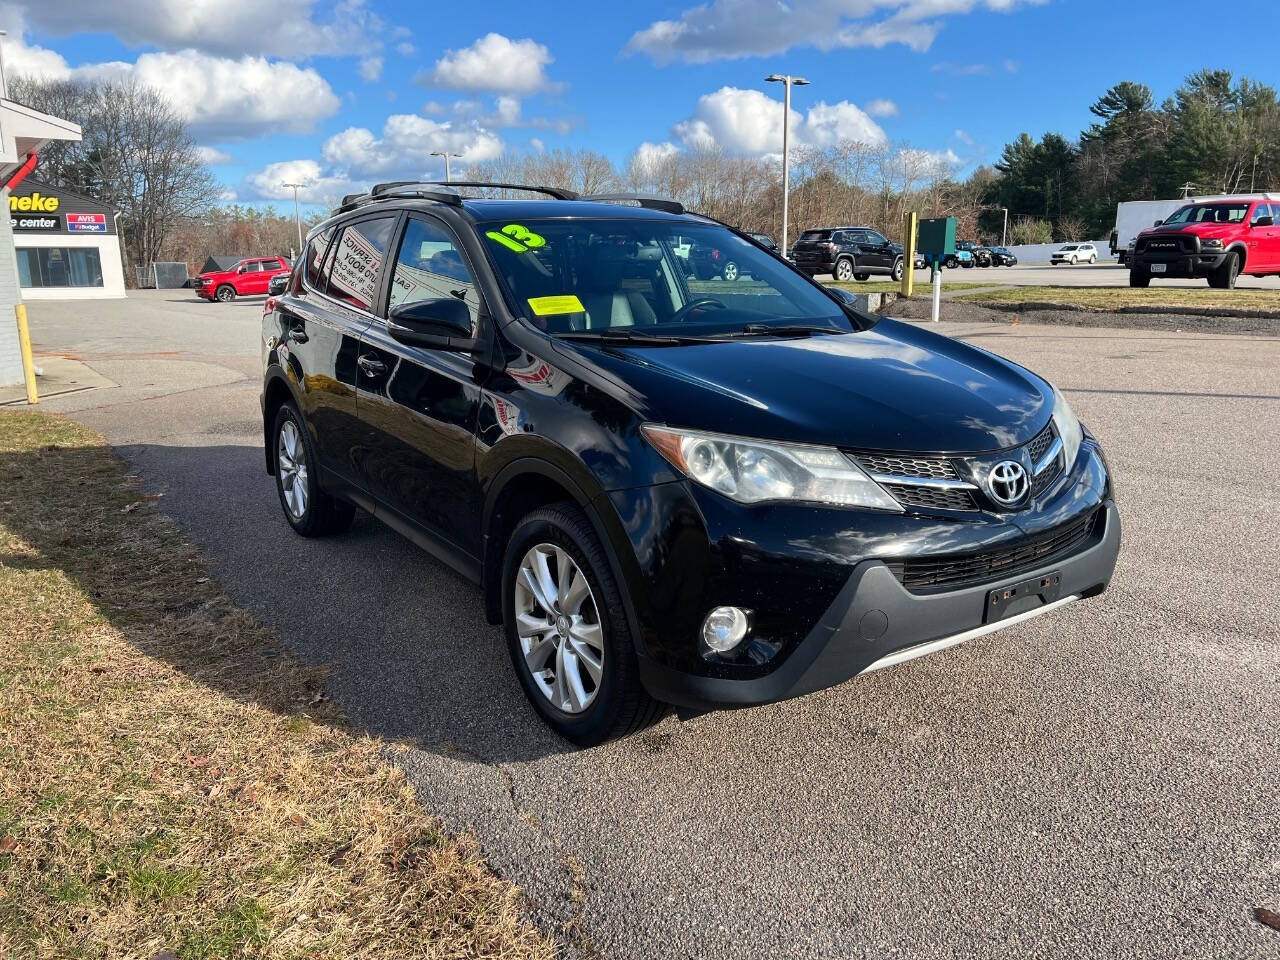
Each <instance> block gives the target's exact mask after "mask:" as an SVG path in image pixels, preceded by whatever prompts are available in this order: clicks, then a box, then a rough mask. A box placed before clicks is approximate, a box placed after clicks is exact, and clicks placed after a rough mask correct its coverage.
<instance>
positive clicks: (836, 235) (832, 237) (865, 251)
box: [791, 227, 902, 281]
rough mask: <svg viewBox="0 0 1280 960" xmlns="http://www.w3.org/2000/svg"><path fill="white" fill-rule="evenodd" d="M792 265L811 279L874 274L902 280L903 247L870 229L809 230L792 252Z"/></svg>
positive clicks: (846, 279) (863, 276) (841, 279)
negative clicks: (816, 275) (824, 276)
mask: <svg viewBox="0 0 1280 960" xmlns="http://www.w3.org/2000/svg"><path fill="white" fill-rule="evenodd" d="M791 259H792V262H793V263H795V265H796V267H797V268H798V269H799V270H801V271H802V272H804V273H807V274H808V275H809V276H811V277H812V276H813V275H814V274H817V273H829V274H831V275H832V276H833V277H835V278H836V279H837V280H840V281H848V280H866V279H867V278H868V277H870V276H871V275H872V274H873V273H875V274H881V275H888V276H890V277H892V278H893V279H894V280H895V281H898V280H901V279H902V245H901V244H897V243H893V242H891V241H890V240H889V239H888V238H887V237H885V236H884V235H883V234H881V233H877V232H876V231H875V230H872V229H871V228H870V227H831V228H823V229H821V230H806V231H805V232H804V233H802V234H800V239H799V240H797V241H796V244H795V246H794V247H792V251H791Z"/></svg>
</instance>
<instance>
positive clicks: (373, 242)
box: [325, 216, 396, 311]
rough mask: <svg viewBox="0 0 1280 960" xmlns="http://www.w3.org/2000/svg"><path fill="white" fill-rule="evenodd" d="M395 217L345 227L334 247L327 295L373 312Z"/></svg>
mask: <svg viewBox="0 0 1280 960" xmlns="http://www.w3.org/2000/svg"><path fill="white" fill-rule="evenodd" d="M395 225H396V218H395V216H388V217H373V218H371V219H369V220H360V221H359V222H357V223H353V224H350V225H349V226H346V227H343V229H342V233H340V234H338V240H337V242H336V243H335V244H334V245H333V246H334V251H335V252H334V255H333V258H332V261H333V262H332V264H331V265H330V267H329V270H328V284H327V286H326V287H325V293H327V294H328V295H329V296H331V297H333V298H334V299H335V300H341V301H342V302H343V303H347V304H350V305H351V306H353V307H356V308H358V309H360V310H368V311H372V310H373V309H374V302H373V300H374V297H376V296H377V293H378V279H379V277H380V276H381V273H382V261H383V260H384V259H386V256H387V247H388V246H390V244H391V232H392V230H393V229H394V228H395Z"/></svg>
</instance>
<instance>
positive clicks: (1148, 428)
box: [30, 266, 1280, 960]
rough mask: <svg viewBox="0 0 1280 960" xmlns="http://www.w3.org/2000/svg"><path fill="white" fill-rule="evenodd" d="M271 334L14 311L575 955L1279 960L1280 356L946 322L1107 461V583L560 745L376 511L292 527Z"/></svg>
mask: <svg viewBox="0 0 1280 960" xmlns="http://www.w3.org/2000/svg"><path fill="white" fill-rule="evenodd" d="M1025 269H1026V270H1027V271H1028V272H1029V271H1031V270H1033V269H1035V268H1025ZM1040 269H1042V270H1044V271H1051V272H1052V274H1053V276H1054V277H1055V278H1056V277H1059V276H1074V275H1076V274H1077V273H1079V274H1083V273H1084V272H1085V271H1089V272H1090V273H1093V272H1097V273H1098V274H1102V273H1103V272H1104V271H1110V272H1111V273H1114V274H1115V275H1116V276H1117V277H1118V278H1119V277H1122V276H1124V275H1123V272H1122V271H1119V270H1116V268H1114V267H1102V266H1099V267H1096V268H1074V269H1069V268H1068V269H1064V268H1047V267H1046V268H1040ZM1017 270H1018V268H1015V269H1013V270H1006V269H1002V270H999V271H994V270H978V271H962V272H961V271H957V272H955V273H956V274H957V275H956V276H952V274H950V273H949V274H948V279H965V280H968V279H969V275H970V274H977V275H978V276H981V277H982V278H983V279H985V278H986V277H987V275H991V274H995V273H999V274H1000V275H1002V276H1008V275H1015V274H1017ZM1034 282H1044V281H1040V280H1036V281H1034ZM1055 282H1061V281H1055ZM1267 282H1268V283H1272V282H1273V281H1270V280H1269V281H1267ZM260 312H261V300H257V301H248V302H240V303H236V304H231V305H215V304H206V303H202V302H198V301H196V300H195V299H194V298H192V297H188V296H185V295H184V293H183V292H180V291H171V292H159V293H156V292H149V293H147V294H142V295H137V296H135V297H134V298H131V299H130V300H127V301H113V302H101V303H85V304H76V303H32V304H31V305H30V315H31V323H32V332H33V336H34V339H35V342H36V346H37V349H38V350H40V351H44V352H50V353H60V354H63V355H68V356H73V357H75V358H77V359H80V360H82V361H84V362H86V363H88V364H89V365H90V366H91V367H93V369H94V370H95V371H97V372H98V373H100V374H101V375H102V376H105V377H107V378H109V379H110V380H112V381H114V382H115V383H116V384H118V386H117V387H114V388H106V389H98V390H92V391H85V392H80V393H72V394H68V395H66V396H63V397H55V398H52V399H50V400H49V401H47V402H46V403H45V404H44V405H43V406H44V407H45V408H46V409H50V410H63V411H67V412H71V413H73V414H74V415H75V416H76V417H77V418H79V419H80V420H82V421H83V422H85V423H87V424H88V425H90V426H92V427H94V428H96V429H98V430H100V431H102V432H103V433H104V434H105V435H106V436H107V437H108V439H109V440H110V441H111V443H112V444H113V445H116V446H117V447H118V448H119V449H120V451H121V452H122V454H123V455H124V456H126V457H127V458H129V459H130V460H131V461H132V463H133V464H134V466H135V469H136V472H137V473H139V474H140V475H141V477H142V478H143V481H144V482H145V484H146V485H147V486H148V487H149V488H151V489H152V490H154V491H156V492H160V493H163V494H164V498H163V499H162V500H161V501H160V503H161V505H162V507H163V509H165V510H167V511H169V512H170V513H172V514H173V515H174V516H175V517H176V518H177V519H178V520H179V521H180V522H181V523H182V525H183V526H184V528H185V529H186V530H187V531H188V533H189V534H190V535H191V536H192V537H193V538H194V539H195V540H196V541H197V542H198V543H199V544H201V546H202V547H203V549H204V550H205V551H206V553H207V554H208V556H209V558H210V562H211V566H212V569H213V570H214V571H215V572H216V574H217V576H218V577H219V578H221V579H222V581H223V582H224V583H225V584H226V585H227V588H228V590H229V592H230V593H231V595H232V596H233V597H234V598H235V599H236V600H237V601H238V602H239V603H240V604H242V605H243V606H244V607H245V608H247V609H249V610H250V611H252V612H253V613H254V614H256V615H257V616H258V617H260V618H261V619H262V620H263V621H265V622H267V623H269V624H271V625H272V626H274V627H275V628H276V629H277V630H278V631H279V632H280V634H281V636H282V638H283V639H284V640H285V641H286V642H287V643H288V644H289V645H290V646H291V647H293V648H294V649H295V650H297V651H298V652H299V653H300V654H301V655H302V656H303V657H305V658H306V659H308V660H310V661H312V662H316V663H331V664H333V674H332V691H333V694H334V695H335V696H336V697H337V698H339V699H340V700H341V702H342V703H343V704H344V705H345V707H346V709H347V711H348V713H349V715H350V717H351V719H352V721H353V723H354V724H356V725H357V726H359V727H361V728H363V729H365V730H368V731H369V732H370V733H372V734H374V735H376V736H379V737H384V738H386V739H388V740H390V741H395V742H397V743H398V744H401V745H402V747H401V748H400V749H398V750H397V751H395V753H394V755H395V757H396V759H397V762H399V763H401V764H402V765H403V767H404V769H405V770H406V771H407V773H408V775H409V776H410V778H411V779H412V781H413V782H414V784H415V786H416V787H417V788H418V791H419V794H420V797H421V799H422V801H423V803H425V804H426V805H427V806H428V807H429V808H430V809H432V810H434V811H436V812H437V813H438V814H439V815H440V816H441V817H442V819H443V820H444V822H445V824H446V826H447V827H448V828H449V829H452V830H471V831H474V832H475V833H476V834H477V836H478V837H479V838H480V840H481V842H482V844H483V846H484V849H485V852H486V855H487V856H488V857H489V858H490V861H491V862H492V863H493V865H494V866H495V867H496V868H497V869H499V870H500V871H502V872H503V873H505V874H507V875H509V876H510V877H511V878H512V879H514V880H515V881H516V882H517V883H519V884H520V885H521V886H522V887H524V889H525V890H526V892H527V894H528V895H529V897H530V898H531V901H532V903H533V905H534V907H535V910H536V912H537V915H538V917H539V918H540V919H542V920H543V921H544V922H546V923H548V924H550V925H553V926H555V927H557V928H560V929H565V928H568V929H571V930H575V931H578V932H579V935H580V942H579V944H578V946H579V948H580V949H579V952H581V953H583V954H584V955H592V953H591V951H592V950H595V951H598V953H597V954H595V955H602V956H606V957H620V958H650V957H705V958H721V957H725V958H728V957H802V956H815V957H833V958H834V957H840V958H851V957H868V958H872V957H874V958H882V957H912V958H933V957H938V958H941V957H948V958H950V957H991V958H997V957H998V958H1002V960H1003V958H1009V957H1019V958H1030V957H1073V958H1081V957H1098V958H1115V957H1125V958H1162V960H1163V958H1170V957H1197V958H1210V957H1213V958H1218V957H1233V958H1241V957H1264V956H1269V957H1275V956H1278V955H1280V932H1277V931H1274V930H1270V929H1267V928H1265V927H1263V926H1262V925H1260V924H1259V923H1257V922H1256V921H1255V920H1254V919H1253V917H1252V915H1251V910H1252V908H1253V907H1254V906H1258V905H1269V906H1270V907H1272V908H1273V909H1275V908H1280V773H1278V770H1280V765H1278V764H1277V760H1278V759H1280V756H1278V755H1280V747H1278V742H1280V741H1278V739H1277V733H1276V731H1277V729H1280V670H1277V663H1278V662H1280V596H1278V595H1277V591H1276V571H1277V569H1280V496H1277V494H1280V386H1278V384H1280V377H1278V376H1277V374H1278V373H1280V339H1276V338H1264V337H1248V336H1229V335H1210V334H1199V333H1195V332H1185V333H1171V332H1163V331H1152V330H1121V329H1094V328H1091V329H1075V328H1070V327H1062V326H1054V327H1036V326H1033V325H1029V324H1025V323H1023V324H1019V325H1017V326H1008V325H1003V324H1000V325H998V324H983V323H970V324H952V323H944V324H942V325H941V329H942V330H943V332H945V333H947V334H950V335H952V336H957V337H962V338H965V339H968V340H971V341H973V342H974V343H977V344H979V345H981V346H983V347H986V348H988V349H990V350H993V351H995V352H998V353H1001V354H1003V355H1005V356H1008V357H1011V358H1013V359H1015V360H1017V361H1019V362H1021V363H1024V364H1026V365H1028V366H1030V367H1032V368H1033V369H1035V370H1037V371H1038V372H1040V373H1042V374H1045V375H1046V376H1048V377H1049V378H1051V379H1052V380H1054V381H1055V382H1057V383H1058V384H1059V385H1060V386H1061V387H1062V388H1063V389H1064V391H1065V393H1066V394H1067V396H1068V397H1069V398H1070V400H1071V402H1072V404H1073V406H1074V407H1075V409H1076V410H1077V412H1078V413H1079V414H1080V415H1081V416H1082V417H1083V418H1084V419H1085V420H1086V421H1087V422H1088V423H1089V425H1090V428H1091V429H1092V430H1093V431H1094V432H1095V433H1096V434H1097V435H1098V436H1099V437H1100V439H1101V440H1102V441H1103V443H1104V444H1105V446H1106V450H1107V454H1108V457H1109V460H1110V462H1111V465H1112V468H1113V470H1114V472H1115V474H1116V476H1117V477H1118V488H1119V498H1120V506H1121V512H1122V516H1123V518H1124V523H1125V542H1124V546H1123V549H1122V553H1121V557H1120V565H1119V568H1118V570H1117V573H1116V578H1115V580H1114V582H1113V584H1112V588H1111V590H1110V591H1109V592H1108V593H1107V594H1106V595H1104V596H1103V597H1101V598H1098V599H1095V600H1092V601H1087V602H1082V603H1079V604H1075V605H1072V606H1069V607H1067V608H1065V609H1064V610H1062V611H1060V612H1059V613H1057V614H1054V615H1051V616H1049V617H1045V618H1042V619H1039V620H1035V621H1033V622H1031V623H1028V624H1023V625H1020V626H1017V627H1015V628H1012V629H1010V630H1007V631H1005V632H1002V633H997V634H994V635H991V636H987V637H983V638H981V639H979V640H975V641H972V642H970V643H968V644H965V645H962V646H960V647H957V648H954V649H952V650H949V651H947V652H945V653H942V654H939V655H936V656H933V657H930V658H926V659H923V660H918V661H915V662H912V663H909V664H905V665H902V666H899V667H896V668H894V669H891V670H885V671H881V672H879V673H876V674H872V675H869V676H867V677H864V678H861V679H857V680H855V681H852V682H850V683H847V684H845V685H843V686H840V687H838V688H835V689H832V690H828V691H824V692H822V693H818V694H815V695H812V696H810V697H807V698H804V699H802V700H797V701H792V702H788V703H783V704H778V705H775V706H770V707H765V708H758V709H752V710H746V711H739V712H725V713H715V714H708V715H705V716H701V717H698V718H696V719H693V720H690V721H686V722H681V721H679V720H677V719H675V718H669V719H667V720H666V721H664V722H663V723H662V724H661V725H660V726H658V727H656V728H654V729H652V730H650V731H648V732H646V733H644V734H643V735H640V736H636V737H633V738H631V739H628V740H625V741H622V742H619V743H614V744H610V745H607V746H605V747H602V748H598V749H595V750H591V751H586V752H574V751H572V750H571V749H570V748H569V747H568V745H567V744H565V743H563V742H561V741H559V740H558V739H556V738H555V737H554V736H553V735H551V734H550V733H549V732H548V731H547V730H546V729H545V728H544V727H543V726H542V725H541V724H540V723H539V721H538V719H537V717H536V715H535V714H534V713H533V710H532V709H531V708H530V707H529V706H528V705H527V704H526V702H525V700H524V697H523V695H522V693H521V691H520V689H519V686H518V684H517V682H516V680H515V678H514V676H513V674H512V672H511V669H510V665H509V662H508V661H507V655H506V651H505V649H504V646H503V643H502V639H501V636H500V634H499V631H498V630H497V629H495V628H493V627H490V626H488V625H487V624H485V622H484V620H483V616H482V613H481V609H480V602H479V592H478V590H477V589H476V588H475V587H473V586H471V585H470V584H468V583H466V582H464V581H462V580H460V579H458V578H457V577H456V576H454V575H453V574H452V573H450V572H449V571H447V570H445V569H444V568H442V567H441V566H440V565H439V564H437V563H436V562H434V561H433V560H432V559H431V558H429V557H428V556H427V555H425V554H424V553H422V552H421V551H419V550H417V549H415V548H414V547H412V546H411V545H409V544H408V543H407V542H406V541H404V540H402V539H400V538H399V537H398V536H397V535H395V534H393V533H391V532H390V531H388V530H386V529H384V528H383V527H381V526H380V525H379V524H377V523H376V522H374V521H372V520H371V519H369V518H367V517H361V518H359V519H358V520H357V522H356V524H355V526H354V527H353V529H352V530H351V532H350V533H349V534H348V535H346V536H344V537H342V538H340V539H335V540H329V541H323V542H315V541H303V540H301V539H299V538H297V537H295V536H294V535H293V534H292V533H291V531H290V530H289V528H288V526H287V524H286V523H285V521H284V519H283V518H282V516H281V515H280V510H279V506H278V503H277V501H276V497H275V492H274V488H273V485H272V481H271V480H270V478H269V477H267V475H266V474H265V472H264V470H263V457H262V451H261V427H260V421H259V412H258V390H259V385H258V375H259V323H258V318H259V315H260ZM944 315H945V313H944Z"/></svg>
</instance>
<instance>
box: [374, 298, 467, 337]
mask: <svg viewBox="0 0 1280 960" xmlns="http://www.w3.org/2000/svg"><path fill="white" fill-rule="evenodd" d="M387 332H388V333H390V334H391V336H392V337H393V338H394V339H396V340H398V341H400V342H401V343H405V344H408V345H410V346H414V347H431V348H436V349H443V350H473V349H474V348H475V347H476V341H475V340H473V339H472V338H471V311H470V310H468V309H467V305H466V304H465V303H464V302H463V301H461V300H459V299H458V298H457V297H441V298H439V299H437V300H415V301H413V302H412V303H401V304H397V305H396V306H394V307H392V308H391V309H390V311H388V313H387Z"/></svg>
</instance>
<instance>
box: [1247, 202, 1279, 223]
mask: <svg viewBox="0 0 1280 960" xmlns="http://www.w3.org/2000/svg"><path fill="white" fill-rule="evenodd" d="M1273 216H1275V211H1274V210H1272V208H1271V207H1270V206H1269V205H1268V204H1265V203H1260V204H1258V207H1257V209H1256V210H1254V211H1253V220H1251V221H1250V222H1251V223H1257V221H1258V218H1259V217H1273Z"/></svg>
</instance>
